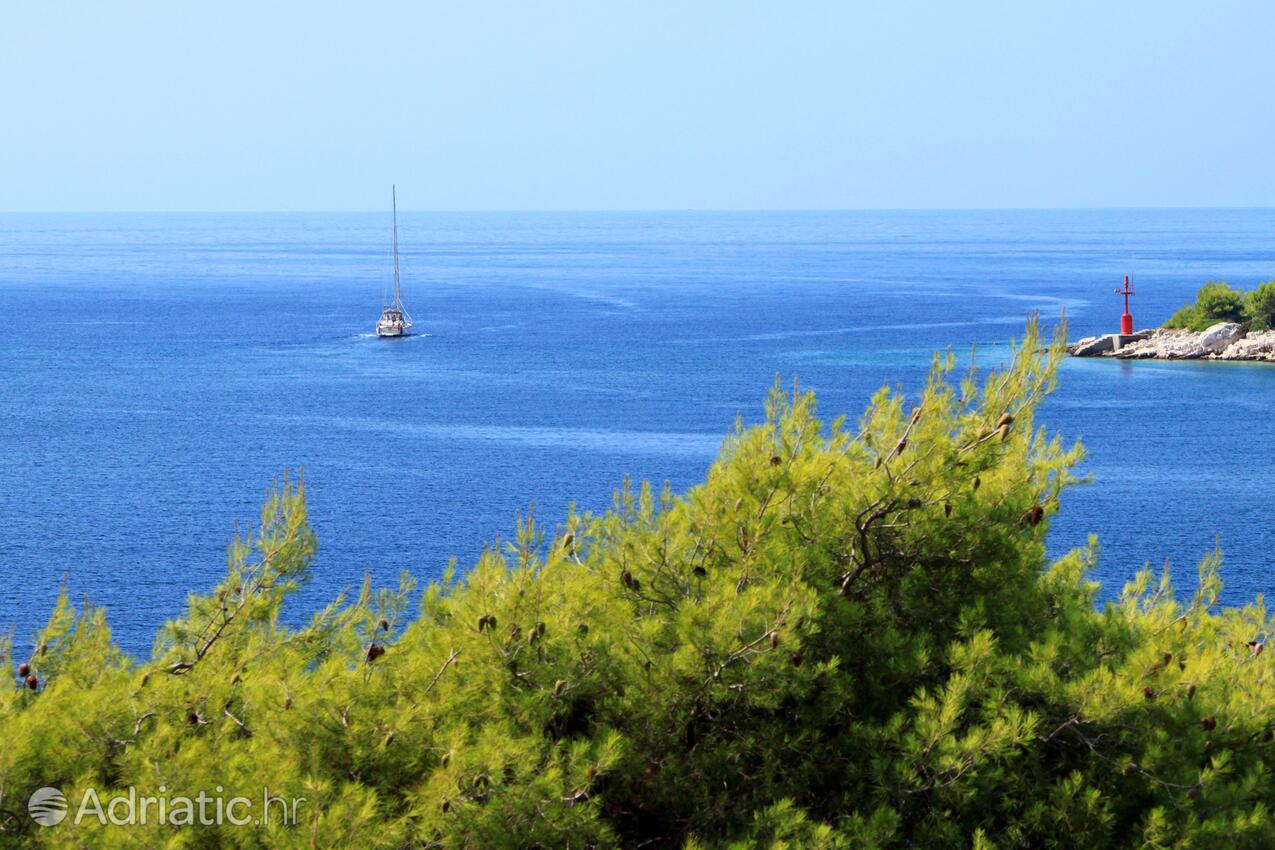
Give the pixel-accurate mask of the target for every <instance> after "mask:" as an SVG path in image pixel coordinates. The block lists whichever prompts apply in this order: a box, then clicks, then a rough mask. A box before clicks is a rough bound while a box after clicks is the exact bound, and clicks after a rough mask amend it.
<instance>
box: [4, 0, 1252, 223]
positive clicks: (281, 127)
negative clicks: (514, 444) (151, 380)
mask: <svg viewBox="0 0 1275 850" xmlns="http://www.w3.org/2000/svg"><path fill="white" fill-rule="evenodd" d="M1272 36H1275V4H1272V3H1269V2H1249V3H1244V2H1227V0H1217V2H1210V3H1200V2H1193V3H1176V2H1111V0H1107V2H1101V3H1098V2H1087V0H1076V2H1070V0H1069V2H1065V3H1033V2H1022V1H1021V0H1016V2H1004V3H999V2H997V3H993V2H964V3H960V2H910V0H889V1H888V2H886V0H882V1H881V2H864V3H859V2H850V0H843V1H842V2H814V0H810V1H809V2H804V1H803V0H787V2H774V0H771V2H748V0H733V1H732V2H717V1H716V0H681V1H680V2H663V0H645V1H644V2H625V0H611V1H610V2H579V3H567V2H558V0H534V1H533V2H528V0H519V2H486V0H465V2H447V3H443V2H434V1H433V0H417V2H389V0H385V1H384V2H375V0H364V2H359V3H355V2H345V3H334V2H324V0H307V2H288V0H251V2H239V0H217V2H214V3H199V4H196V3H177V2H171V0H166V2H158V1H157V2H129V0H115V2H110V3H92V2H66V0H41V2H20V0H0V210H8V211H110V210H120V211H168V210H186V211H204V210H207V211H257V210H289V211H291V210H295V211H309V210H316V211H318V210H322V211H336V210H377V211H380V210H383V209H384V207H385V195H386V194H387V191H386V190H387V189H388V188H389V185H390V184H391V183H397V184H398V186H399V196H400V198H401V200H402V205H403V207H404V208H405V209H419V210H562V209H571V210H630V209H632V210H641V209H661V210H666V209H667V210H675V209H720V210H729V209H750V210H754V209H755V210H760V209H875V208H996V207H1157V206H1177V207H1191V206H1272V205H1275V61H1272Z"/></svg>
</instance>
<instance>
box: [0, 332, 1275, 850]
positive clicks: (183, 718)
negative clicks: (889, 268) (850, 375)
mask: <svg viewBox="0 0 1275 850" xmlns="http://www.w3.org/2000/svg"><path fill="white" fill-rule="evenodd" d="M1061 344H1062V338H1061V337H1060V338H1057V339H1055V340H1054V342H1053V345H1052V346H1050V353H1049V354H1047V355H1040V354H1038V353H1037V351H1038V349H1039V348H1040V346H1041V341H1040V340H1039V339H1038V336H1037V330H1036V327H1035V326H1034V324H1033V325H1032V326H1030V327H1029V328H1028V333H1027V335H1026V338H1025V339H1024V340H1023V342H1022V344H1021V345H1020V346H1018V347H1017V348H1016V349H1015V352H1014V355H1013V359H1012V362H1011V363H1009V364H1008V365H1007V366H1006V367H1005V368H1003V369H1002V370H1001V371H995V372H991V373H989V374H987V375H985V376H983V378H982V380H981V382H980V381H979V380H977V379H976V376H975V375H974V374H970V375H966V376H965V377H963V378H961V379H960V380H954V379H953V376H952V370H953V361H952V359H951V358H950V357H948V358H938V359H936V362H935V365H934V368H933V371H932V374H931V377H930V379H929V382H928V383H927V385H926V386H925V387H924V389H923V391H922V392H921V394H920V395H919V396H916V397H908V396H905V395H903V394H901V393H898V392H893V391H889V390H882V391H881V392H879V393H877V394H876V395H875V396H874V397H873V399H872V401H871V404H870V406H869V407H868V410H867V412H866V413H865V414H864V416H863V418H862V419H861V420H860V421H859V423H858V424H857V426H856V427H852V428H847V427H846V425H845V423H844V422H842V421H841V420H838V421H836V422H833V423H831V424H825V423H823V422H821V421H820V420H819V419H818V418H817V417H816V414H815V404H814V400H813V398H812V397H811V396H810V395H808V394H801V393H794V394H792V395H785V394H783V393H780V392H779V391H778V390H776V391H775V392H773V393H772V394H771V397H770V400H769V402H768V406H767V416H766V421H765V423H764V424H762V425H759V426H756V427H752V428H742V427H739V428H737V429H736V431H735V432H734V433H733V434H732V435H731V436H730V438H729V439H728V440H727V442H726V444H725V446H724V448H723V451H722V455H721V457H720V458H719V459H718V461H717V462H716V463H715V464H714V465H713V467H712V469H711V470H710V471H709V473H708V476H707V480H706V481H705V482H704V483H703V484H701V485H699V486H697V487H695V488H693V489H691V490H690V491H689V492H687V493H686V494H684V495H682V496H675V495H673V494H671V493H669V492H668V491H667V490H666V491H664V492H661V493H656V492H654V491H653V490H652V489H651V488H650V487H647V486H643V487H640V488H638V489H636V490H634V489H632V488H629V487H625V488H624V489H623V490H622V491H621V492H620V493H619V494H618V495H617V497H616V501H615V505H614V508H613V510H611V511H609V512H608V513H606V514H605V515H602V516H593V515H589V514H572V515H570V516H568V517H567V518H566V519H565V522H564V524H563V525H562V526H561V527H560V528H558V529H556V530H555V531H554V532H552V533H549V532H547V531H546V529H544V528H543V527H542V526H541V525H540V524H538V523H537V522H536V521H535V519H534V517H527V518H525V519H523V520H520V522H519V524H518V528H517V533H516V535H515V537H514V538H513V540H512V541H511V542H509V543H508V544H506V545H505V546H504V547H503V548H501V549H491V550H489V551H487V552H486V553H484V554H483V556H482V557H481V558H480V559H479V561H478V563H477V564H476V565H475V566H474V567H473V569H472V570H470V571H469V573H468V574H467V575H465V576H464V578H463V579H460V580H456V579H455V578H454V577H453V576H451V575H448V576H447V577H446V578H445V580H444V581H442V582H440V583H437V584H434V585H431V586H429V587H428V588H426V589H425V590H424V592H423V593H422V594H420V599H419V612H418V613H409V611H410V609H411V608H412V607H413V605H414V604H415V603H412V602H410V601H409V600H413V599H415V598H416V595H415V593H414V587H413V584H412V582H411V580H410V579H407V578H405V579H404V580H403V581H402V582H401V583H400V586H399V587H397V588H395V589H393V590H385V591H380V592H373V591H372V589H371V588H370V586H369V584H368V582H367V581H366V580H365V581H364V583H363V586H362V588H361V589H360V591H359V592H358V594H357V595H356V596H354V597H353V598H340V599H338V600H336V601H335V602H334V603H333V604H332V605H331V606H330V607H328V608H327V609H325V610H324V611H322V612H320V613H319V614H317V615H316V616H315V617H314V618H313V619H312V620H311V621H310V623H309V624H308V625H306V626H305V627H303V628H288V627H285V626H283V625H281V624H280V619H279V612H280V609H281V606H282V605H283V604H284V602H285V600H286V598H287V596H288V594H289V593H291V592H292V591H293V590H295V588H296V587H297V586H298V585H299V584H300V582H302V581H303V580H304V578H305V576H306V572H307V568H308V566H309V563H310V560H311V557H312V555H313V552H314V546H315V541H314V536H313V534H312V533H311V531H310V528H309V525H308V523H307V521H306V513H305V501H304V494H303V491H302V489H301V488H300V487H299V486H292V485H290V484H288V483H287V482H285V483H284V484H283V486H281V487H280V488H279V490H278V491H277V492H276V493H275V494H274V495H273V496H272V497H271V499H270V500H269V502H268V503H267V505H266V509H265V510H264V511H263V515H262V522H261V526H260V528H259V530H258V532H257V533H256V535H255V536H254V538H253V539H252V541H247V540H238V541H236V542H235V544H233V545H232V547H231V552H230V558H229V567H228V574H227V579H226V581H225V582H223V583H222V584H221V585H219V586H218V587H217V588H215V589H214V590H213V591H212V592H211V593H209V594H207V595H201V596H194V597H192V598H191V599H190V601H189V604H188V605H187V609H186V612H185V614H184V615H183V616H182V617H180V618H179V619H176V620H174V621H172V622H170V623H169V624H168V625H167V626H166V627H165V628H164V630H163V631H162V633H161V635H160V638H159V640H158V641H157V644H156V647H155V650H154V653H153V655H152V657H151V658H150V659H147V660H140V661H134V660H130V659H129V658H127V657H125V656H123V655H121V654H120V653H119V652H118V651H117V650H116V649H115V648H114V645H113V643H112V641H111V639H110V633H109V631H108V628H107V625H106V622H105V619H104V617H103V615H102V613H101V611H100V610H98V609H95V608H92V607H89V606H86V607H85V608H84V609H83V610H82V611H80V612H78V613H77V612H76V611H75V610H74V609H73V607H72V606H71V605H70V604H69V603H68V601H67V600H66V598H65V595H64V596H63V599H62V600H61V601H60V602H59V604H58V606H57V609H56V611H55V612H54V615H53V617H52V620H51V622H50V625H49V627H48V629H47V630H46V631H45V632H44V633H43V634H42V635H41V636H40V637H39V638H38V639H37V641H36V644H35V647H34V650H33V651H32V653H31V654H30V657H29V659H25V660H28V661H29V663H30V664H32V666H33V667H34V670H35V673H36V674H37V675H38V676H39V679H40V685H39V689H38V690H31V689H28V688H26V687H15V688H10V689H8V690H6V691H3V692H0V728H2V729H3V732H4V740H5V742H6V746H5V747H4V748H0V795H2V798H0V847H28V846H41V847H67V848H70V847H103V848H113V847H144V848H153V847H190V848H215V847H246V848H247V847H251V848H316V847H322V848H329V847H331V848H344V847H359V848H515V847H528V848H530V847H544V848H559V847H573V848H582V847H584V848H587V847H596V848H605V847H668V848H699V850H712V849H713V848H747V847H768V848H797V847H815V848H873V847H876V848H887V847H890V848H906V847H926V848H934V847H953V848H956V847H961V848H964V847H977V848H994V847H1000V848H1007V847H1056V848H1065V847H1085V848H1089V847H1092V848H1108V847H1112V848H1114V847H1135V846H1137V847H1144V846H1145V847H1181V848H1186V847H1218V846H1226V847H1253V848H1258V847H1270V846H1272V845H1273V844H1275V824H1272V822H1271V820H1270V815H1269V806H1270V803H1269V801H1270V800H1271V799H1272V798H1273V797H1275V776H1273V774H1272V772H1271V770H1270V769H1269V767H1270V766H1269V764H1268V762H1267V759H1275V743H1272V731H1271V730H1272V724H1273V723H1275V715H1273V713H1272V711H1271V708H1270V706H1271V705H1272V701H1273V699H1275V676H1273V675H1272V673H1273V672H1275V671H1272V668H1271V664H1272V654H1270V653H1266V654H1263V653H1262V652H1260V646H1261V645H1260V644H1251V645H1250V642H1251V641H1255V640H1264V637H1265V635H1266V634H1267V633H1268V632H1269V631H1270V629H1271V624H1270V622H1269V618H1268V616H1267V614H1266V612H1265V610H1264V609H1263V608H1262V607H1261V605H1260V604H1258V605H1254V606H1250V607H1247V608H1244V609H1230V610H1214V603H1215V600H1216V598H1217V593H1218V588H1219V581H1218V578H1217V559H1216V557H1212V558H1209V559H1206V561H1205V562H1204V564H1203V566H1202V567H1201V571H1200V585H1199V589H1198V590H1197V591H1196V592H1195V594H1194V595H1193V596H1192V597H1191V598H1189V599H1186V600H1181V601H1179V599H1178V598H1177V596H1176V595H1175V593H1174V591H1173V587H1172V585H1171V584H1170V583H1169V581H1168V578H1167V576H1165V577H1161V578H1159V579H1157V578H1156V577H1155V576H1153V575H1152V574H1151V573H1150V572H1144V573H1141V574H1139V576H1138V577H1137V578H1136V580H1135V581H1133V582H1132V583H1131V584H1130V585H1129V586H1128V587H1127V588H1126V589H1125V592H1124V594H1123V596H1122V597H1121V598H1120V600H1119V601H1118V602H1116V603H1113V604H1109V605H1107V606H1105V607H1104V608H1102V609H1101V610H1100V609H1097V608H1096V607H1095V605H1094V601H1095V594H1096V592H1097V588H1096V585H1094V584H1093V583H1091V582H1089V581H1087V580H1086V578H1085V575H1086V571H1087V570H1088V569H1089V567H1090V566H1091V564H1092V561H1093V558H1094V557H1095V553H1094V547H1093V546H1092V545H1091V546H1090V548H1089V549H1087V550H1085V551H1078V552H1074V553H1072V554H1070V555H1068V556H1066V557H1064V558H1062V559H1061V560H1059V561H1057V562H1056V563H1053V564H1052V565H1050V564H1047V563H1046V561H1045V545H1044V540H1045V533H1046V529H1047V528H1048V525H1049V522H1048V520H1049V517H1050V516H1052V515H1053V514H1054V513H1055V512H1056V511H1057V510H1058V498H1059V494H1060V492H1061V491H1062V490H1063V488H1065V487H1066V486H1067V485H1068V484H1069V483H1071V482H1072V480H1073V478H1072V474H1071V471H1070V470H1071V469H1072V467H1073V465H1074V464H1075V463H1076V462H1077V460H1078V459H1079V458H1080V449H1079V447H1071V448H1067V447H1064V446H1063V445H1062V444H1061V442H1060V441H1059V440H1058V439H1057V438H1056V437H1052V436H1050V435H1049V434H1047V433H1046V432H1045V431H1044V429H1037V428H1036V427H1035V425H1034V410H1035V406H1036V404H1037V402H1038V401H1039V400H1040V399H1041V398H1042V396H1043V395H1044V394H1045V393H1047V392H1048V391H1049V389H1050V388H1051V387H1052V386H1053V382H1054V376H1055V369H1056V367H1057V364H1058V359H1059V357H1060V353H1061V351H1062V349H1061ZM0 654H3V656H4V657H3V658H2V659H0V661H3V662H4V663H15V662H16V661H17V660H19V659H14V658H12V657H11V653H10V650H9V648H8V647H4V648H3V651H2V653H0ZM45 785H52V786H56V787H60V788H61V789H62V790H63V791H66V792H68V796H69V797H70V798H71V799H72V800H73V801H74V800H77V799H79V794H80V792H82V791H83V790H84V789H87V788H94V789H96V790H97V792H98V794H99V795H101V796H102V797H103V798H106V797H107V796H109V795H110V794H111V793H112V789H115V790H117V791H121V790H122V789H126V788H129V787H135V788H136V789H137V791H138V793H139V794H141V795H154V794H158V793H159V788H160V787H161V786H163V787H164V788H165V789H166V793H167V794H169V795H190V796H194V795H195V794H197V793H198V792H199V791H200V790H201V789H202V790H207V791H209V792H211V791H212V790H213V789H215V788H216V787H217V786H223V787H224V788H226V789H228V791H232V792H234V793H243V794H244V795H246V796H247V795H256V794H257V793H259V792H258V790H257V789H261V788H262V787H263V786H265V787H268V788H269V789H270V791H271V793H273V794H278V795H281V796H285V797H289V798H293V797H304V798H305V802H304V803H301V804H300V806H299V815H300V821H299V823H297V824H296V825H284V824H281V823H278V822H271V823H270V824H269V825H266V826H260V827H253V826H242V827H236V826H231V825H225V824H223V825H192V826H184V827H174V826H171V825H169V826H162V825H159V824H157V823H154V822H152V823H149V824H147V825H144V826H142V825H134V826H128V827H116V826H106V827H100V826H98V825H97V824H96V822H94V823H92V824H85V823H81V824H79V825H72V824H70V823H63V824H61V825H60V826H57V827H49V828H42V827H39V826H36V825H34V823H33V822H32V821H31V820H30V819H29V818H28V817H27V816H26V813H25V811H23V809H24V806H25V801H26V799H27V797H28V795H30V794H31V792H32V791H33V790H35V789H36V788H39V787H41V786H45Z"/></svg>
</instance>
